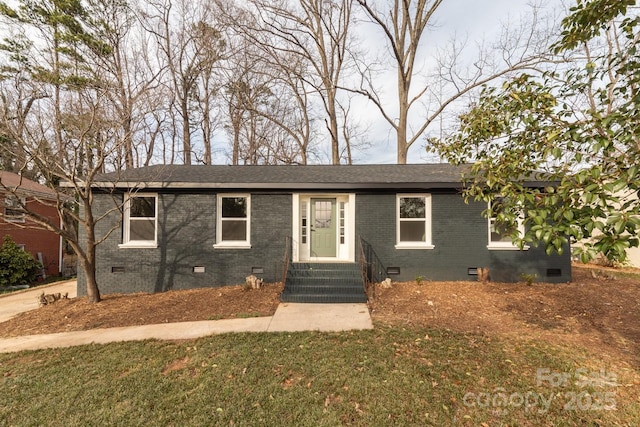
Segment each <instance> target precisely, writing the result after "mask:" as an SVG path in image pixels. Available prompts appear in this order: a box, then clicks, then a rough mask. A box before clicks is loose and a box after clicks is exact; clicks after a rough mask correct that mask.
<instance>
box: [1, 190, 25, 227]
mask: <svg viewBox="0 0 640 427" xmlns="http://www.w3.org/2000/svg"><path fill="white" fill-rule="evenodd" d="M8 200H17V202H18V205H19V206H18V208H17V209H16V208H11V207H9V206H8V204H7V201H8ZM3 203H4V206H3V211H2V218H3V219H4V220H5V221H6V222H14V223H24V222H26V218H27V216H26V213H25V212H24V209H22V207H20V205H26V204H27V199H26V197H24V196H16V195H15V194H5V196H4V202H3ZM7 208H9V209H13V210H16V211H17V210H19V211H20V213H19V214H18V215H10V216H7Z"/></svg>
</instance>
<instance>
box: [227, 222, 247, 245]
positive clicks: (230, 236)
mask: <svg viewBox="0 0 640 427" xmlns="http://www.w3.org/2000/svg"><path fill="white" fill-rule="evenodd" d="M228 240H241V241H245V240H247V221H245V220H231V221H222V241H228Z"/></svg>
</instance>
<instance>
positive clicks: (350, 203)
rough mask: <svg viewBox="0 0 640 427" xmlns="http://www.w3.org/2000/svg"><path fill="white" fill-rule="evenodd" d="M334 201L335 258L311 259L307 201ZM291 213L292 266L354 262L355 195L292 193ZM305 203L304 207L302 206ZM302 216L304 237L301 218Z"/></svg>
mask: <svg viewBox="0 0 640 427" xmlns="http://www.w3.org/2000/svg"><path fill="white" fill-rule="evenodd" d="M316 198H318V199H325V198H326V199H334V198H335V199H336V223H337V224H336V256H335V257H312V256H311V244H310V243H311V240H310V238H309V236H310V233H311V228H310V219H311V199H316ZM292 202H293V203H292V205H293V212H292V219H293V220H292V230H291V236H292V242H293V245H292V249H291V254H292V258H293V262H301V261H311V262H336V261H337V262H355V253H356V251H355V242H356V237H355V230H356V220H355V217H356V215H355V212H356V203H355V202H356V195H355V193H294V194H293V200H292ZM305 203H306V207H305V206H304V205H305ZM305 215H306V219H307V220H306V225H305V226H304V227H306V236H305V231H304V230H303V223H304V222H305V221H304V220H303V216H305Z"/></svg>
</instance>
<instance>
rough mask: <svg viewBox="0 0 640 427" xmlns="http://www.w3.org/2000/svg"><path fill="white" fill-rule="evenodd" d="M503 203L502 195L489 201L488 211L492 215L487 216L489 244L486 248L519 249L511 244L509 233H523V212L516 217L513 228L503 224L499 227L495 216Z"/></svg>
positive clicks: (526, 247)
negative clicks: (505, 226) (516, 220)
mask: <svg viewBox="0 0 640 427" xmlns="http://www.w3.org/2000/svg"><path fill="white" fill-rule="evenodd" d="M504 203H505V199H504V197H496V198H495V199H494V200H493V202H489V211H490V212H491V213H492V215H491V216H490V217H489V218H488V226H489V244H488V246H487V248H489V249H494V250H519V249H520V248H519V247H518V246H517V245H514V244H513V241H512V240H511V234H513V232H514V231H517V232H518V234H519V235H521V236H522V235H524V232H525V230H524V213H521V215H520V216H519V217H518V222H517V224H515V225H514V227H515V229H514V228H513V227H511V228H504V225H503V226H502V228H501V226H500V225H499V224H498V221H497V219H496V218H497V217H498V216H499V215H500V213H501V212H502V211H503V209H505V208H504V207H503V204H504ZM524 249H529V247H528V246H525V247H524Z"/></svg>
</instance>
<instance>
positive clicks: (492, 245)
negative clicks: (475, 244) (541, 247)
mask: <svg viewBox="0 0 640 427" xmlns="http://www.w3.org/2000/svg"><path fill="white" fill-rule="evenodd" d="M496 199H503V197H499V196H498V197H496ZM491 205H492V201H489V202H488V204H487V209H488V210H489V212H490V211H491ZM494 222H495V216H488V217H487V241H488V244H487V249H489V250H502V251H519V250H520V247H518V245H516V244H514V243H513V241H512V240H511V239H509V240H508V241H493V240H491V234H492V227H493V224H494ZM517 228H518V233H519V234H520V235H521V236H524V233H525V228H524V212H522V213H521V214H520V216H519V217H518V224H517ZM528 249H529V246H527V245H525V246H524V247H523V250H528Z"/></svg>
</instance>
